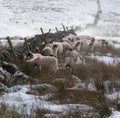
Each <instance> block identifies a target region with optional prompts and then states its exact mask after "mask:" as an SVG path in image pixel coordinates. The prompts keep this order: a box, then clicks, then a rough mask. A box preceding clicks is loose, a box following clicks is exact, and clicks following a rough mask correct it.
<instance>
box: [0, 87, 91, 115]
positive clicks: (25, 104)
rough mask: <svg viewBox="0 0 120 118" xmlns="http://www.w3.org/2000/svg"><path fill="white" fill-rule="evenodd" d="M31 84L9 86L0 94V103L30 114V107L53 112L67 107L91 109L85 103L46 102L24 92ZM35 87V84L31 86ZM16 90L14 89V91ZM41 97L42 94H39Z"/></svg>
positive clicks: (64, 109)
mask: <svg viewBox="0 0 120 118" xmlns="http://www.w3.org/2000/svg"><path fill="white" fill-rule="evenodd" d="M30 87H31V86H28V85H24V86H15V87H12V88H9V92H8V93H6V94H4V95H3V96H0V103H2V102H5V103H6V104H7V105H8V106H9V107H13V106H14V107H16V110H17V111H19V112H20V113H23V114H24V113H26V112H27V113H28V114H31V109H32V108H41V109H47V110H50V111H55V112H65V111H68V110H69V109H76V108H79V109H85V110H88V109H92V107H89V106H87V105H83V104H65V105H57V104H54V103H52V102H47V101H45V100H42V99H40V97H38V96H34V95H30V94H26V92H27V91H29V89H30ZM33 87H35V85H34V86H33ZM15 90H16V91H15ZM41 97H42V96H41Z"/></svg>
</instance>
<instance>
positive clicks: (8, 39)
mask: <svg viewBox="0 0 120 118" xmlns="http://www.w3.org/2000/svg"><path fill="white" fill-rule="evenodd" d="M6 39H7V41H8V44H9V47H10V49H11V51H12V54H13V56H14V58H15V60H16V61H17V58H16V55H15V52H14V49H13V46H12V42H11V40H10V37H6Z"/></svg>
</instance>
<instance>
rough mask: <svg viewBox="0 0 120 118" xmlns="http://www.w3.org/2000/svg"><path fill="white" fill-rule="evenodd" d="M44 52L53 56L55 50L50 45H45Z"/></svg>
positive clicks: (45, 54)
mask: <svg viewBox="0 0 120 118" xmlns="http://www.w3.org/2000/svg"><path fill="white" fill-rule="evenodd" d="M42 54H43V55H44V56H51V55H53V50H52V48H50V47H45V48H43V50H42Z"/></svg>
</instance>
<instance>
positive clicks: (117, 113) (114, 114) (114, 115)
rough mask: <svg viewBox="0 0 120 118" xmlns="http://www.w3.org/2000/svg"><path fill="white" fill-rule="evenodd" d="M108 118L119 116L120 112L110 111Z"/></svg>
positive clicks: (118, 117) (119, 117)
mask: <svg viewBox="0 0 120 118" xmlns="http://www.w3.org/2000/svg"><path fill="white" fill-rule="evenodd" d="M108 118H120V112H119V111H112V115H111V116H110V117H108Z"/></svg>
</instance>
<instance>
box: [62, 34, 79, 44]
mask: <svg viewBox="0 0 120 118" xmlns="http://www.w3.org/2000/svg"><path fill="white" fill-rule="evenodd" d="M77 40H79V37H78V36H76V35H73V34H69V35H68V36H66V37H64V38H63V39H62V41H64V42H68V43H69V44H70V45H73V44H74V42H75V41H77Z"/></svg>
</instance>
